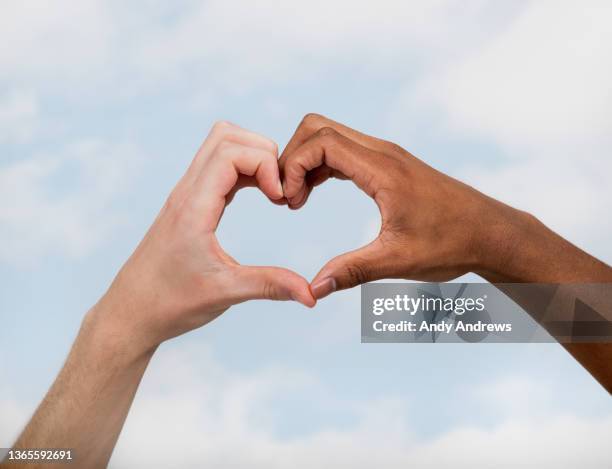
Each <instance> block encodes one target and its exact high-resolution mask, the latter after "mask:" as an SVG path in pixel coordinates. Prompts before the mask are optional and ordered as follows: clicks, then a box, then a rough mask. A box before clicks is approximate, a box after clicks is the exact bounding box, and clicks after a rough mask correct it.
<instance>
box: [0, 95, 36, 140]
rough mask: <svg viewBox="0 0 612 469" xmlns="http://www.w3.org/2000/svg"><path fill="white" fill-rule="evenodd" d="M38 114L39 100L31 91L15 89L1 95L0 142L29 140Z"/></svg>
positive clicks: (34, 128)
mask: <svg viewBox="0 0 612 469" xmlns="http://www.w3.org/2000/svg"><path fill="white" fill-rule="evenodd" d="M38 116H39V106H38V100H37V98H36V96H35V95H34V93H32V92H31V91H25V90H19V89H14V90H12V91H10V92H8V93H6V94H4V95H0V144H2V143H6V142H16V143H22V142H25V141H28V140H29V139H30V138H31V137H32V135H33V134H34V131H35V130H36V125H37V119H38Z"/></svg>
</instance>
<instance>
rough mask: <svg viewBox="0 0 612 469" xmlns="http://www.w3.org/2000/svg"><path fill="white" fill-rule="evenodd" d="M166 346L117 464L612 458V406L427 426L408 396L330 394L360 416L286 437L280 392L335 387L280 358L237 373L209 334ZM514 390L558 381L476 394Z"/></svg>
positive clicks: (539, 390)
mask: <svg viewBox="0 0 612 469" xmlns="http://www.w3.org/2000/svg"><path fill="white" fill-rule="evenodd" d="M160 352H161V353H160V356H157V357H156V358H155V359H154V361H153V363H152V365H151V368H150V369H149V370H148V375H147V376H146V377H145V380H144V381H143V385H142V389H141V390H140V391H139V394H138V396H137V398H136V402H135V404H134V408H133V409H132V411H131V413H130V417H129V420H128V423H127V425H126V427H125V429H124V431H123V433H122V436H121V438H120V441H119V444H118V447H117V450H116V452H115V455H114V457H113V462H112V466H113V467H117V468H123V467H130V468H137V467H150V468H156V467H160V468H161V467H171V466H173V465H176V464H180V466H181V467H184V468H191V467H193V468H195V467H201V466H202V465H207V466H210V467H216V468H224V467H252V468H259V467H261V468H264V467H265V468H284V467H295V468H298V469H299V468H311V467H351V468H357V469H359V468H370V467H387V468H395V467H397V468H400V467H402V468H403V467H406V466H407V465H408V466H413V467H446V466H449V467H450V466H452V467H457V468H463V467H465V468H472V467H500V468H506V467H507V468H511V467H512V468H513V467H519V466H520V467H534V468H536V467H537V468H539V469H546V468H574V467H578V466H580V467H588V468H604V467H608V466H609V465H610V463H612V455H611V454H609V451H607V447H608V435H610V432H611V431H612V416H605V415H602V416H600V417H597V418H591V419H589V418H577V417H574V416H571V415H567V414H565V415H564V414H563V413H562V414H554V413H550V412H546V413H536V414H535V415H530V414H529V413H527V412H517V413H514V412H508V413H505V414H504V417H505V418H504V419H502V421H501V422H500V423H497V424H496V425H494V426H492V427H489V428H488V427H477V426H462V427H458V428H450V429H448V430H447V431H445V432H444V433H442V434H440V435H438V436H434V437H431V438H423V437H421V436H420V435H419V431H418V428H416V427H412V426H411V425H410V423H409V422H410V419H409V417H408V418H407V417H406V412H405V409H406V408H408V402H409V399H410V396H405V398H402V399H397V398H385V399H381V400H378V401H375V402H360V403H359V405H358V406H356V405H355V406H353V407H352V408H351V407H350V406H351V404H350V403H349V402H347V400H346V399H343V398H342V397H341V396H331V399H332V405H345V406H347V408H351V409H352V411H353V412H354V414H355V416H356V422H357V423H356V424H355V425H353V426H351V427H349V428H334V427H333V426H332V427H328V428H326V427H325V424H324V423H323V424H322V425H321V426H320V427H319V428H318V429H317V430H316V431H314V432H311V433H308V434H305V435H300V436H296V437H294V438H282V437H279V436H278V435H276V433H275V432H274V421H273V420H269V416H270V415H273V409H274V406H275V402H276V397H280V396H282V395H283V394H286V393H291V392H300V390H301V391H304V389H306V392H307V394H308V395H310V396H312V399H313V402H316V403H317V405H321V400H322V399H323V400H324V399H326V398H327V399H329V398H330V396H329V393H327V392H326V391H325V390H324V385H323V384H322V383H321V382H319V381H317V380H316V378H315V377H313V376H309V375H307V374H304V373H301V372H296V371H294V370H293V371H288V370H282V369H268V370H264V371H258V372H254V373H249V374H235V373H231V372H229V371H228V370H225V369H223V368H221V367H219V365H217V364H215V363H214V361H213V357H212V355H211V354H210V353H209V352H208V350H207V348H205V347H201V346H200V347H196V346H189V347H173V349H172V350H163V351H160ZM196 357H197V358H196ZM515 392H518V393H519V394H520V393H528V394H527V395H523V396H519V401H518V402H517V406H521V405H522V404H525V403H529V402H530V399H529V397H528V396H532V395H535V396H538V395H539V396H546V395H548V393H549V392H550V389H545V388H543V387H542V385H541V383H533V382H532V381H530V380H528V379H524V378H521V377H511V378H508V379H504V380H502V381H500V382H499V383H491V384H490V385H489V386H485V387H484V388H483V391H482V392H481V393H480V394H478V393H477V394H475V396H476V397H475V399H478V400H479V402H480V403H481V405H483V406H497V407H500V408H505V407H507V406H508V405H509V404H510V406H509V409H514V408H515V406H513V405H512V403H508V402H507V399H517V396H516V395H515V394H514V393H515ZM322 396H327V397H322ZM458 405H459V403H458ZM526 409H528V407H526ZM266 415H267V416H268V418H266V417H265V416H266ZM536 415H537V416H536ZM261 416H264V417H263V418H261Z"/></svg>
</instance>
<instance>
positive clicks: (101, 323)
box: [7, 305, 155, 468]
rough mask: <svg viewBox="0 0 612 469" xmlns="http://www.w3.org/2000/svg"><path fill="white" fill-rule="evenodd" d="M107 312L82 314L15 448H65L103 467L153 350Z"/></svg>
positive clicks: (98, 310)
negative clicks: (64, 356)
mask: <svg viewBox="0 0 612 469" xmlns="http://www.w3.org/2000/svg"><path fill="white" fill-rule="evenodd" d="M109 313H110V312H109V311H105V310H104V309H103V306H101V305H97V306H96V307H94V308H93V309H92V310H91V311H89V312H88V313H87V315H86V316H85V319H84V320H83V323H82V326H81V329H80V331H79V333H78V336H77V338H76V340H75V342H74V344H73V346H72V349H71V351H70V353H69V355H68V358H67V360H66V363H65V364H64V366H63V368H62V370H61V371H60V373H59V375H58V377H57V379H56V381H55V383H54V384H53V386H52V387H51V388H50V390H49V392H48V393H47V395H46V396H45V398H44V399H43V401H42V403H41V404H40V406H39V407H38V409H37V410H36V412H35V414H34V416H33V417H32V419H31V421H30V423H29V424H28V425H27V427H26V428H25V430H24V431H23V433H22V434H21V436H20V437H19V439H18V440H17V442H16V443H15V445H14V448H16V449H17V448H23V449H27V448H69V449H72V450H73V451H74V453H73V455H72V457H73V460H74V463H76V464H78V466H79V467H91V468H103V467H106V465H107V464H108V460H109V459H110V456H111V454H112V451H113V448H114V446H115V443H116V441H117V438H118V437H119V433H120V432H121V428H122V427H123V424H124V422H125V419H126V417H127V414H128V411H129V409H130V406H131V404H132V401H133V399H134V395H135V394H136V390H137V388H138V385H139V383H140V380H141V378H142V376H143V374H144V372H145V369H146V368H147V365H148V363H149V361H150V359H151V357H152V356H153V353H154V351H155V348H149V349H141V348H139V344H134V343H132V342H131V341H130V340H129V337H126V336H125V335H124V334H125V332H124V331H121V330H119V329H118V328H115V327H113V324H112V323H110V322H109V321H107V317H109V316H110V314H109ZM94 429H95V430H94ZM92 430H93V431H92ZM64 465H65V464H62V463H60V464H58V465H49V464H45V467H64ZM7 467H10V466H9V465H7ZM19 467H36V465H35V464H33V465H25V466H24V465H23V464H20V465H19Z"/></svg>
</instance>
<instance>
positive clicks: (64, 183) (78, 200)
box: [0, 140, 142, 266]
mask: <svg viewBox="0 0 612 469" xmlns="http://www.w3.org/2000/svg"><path fill="white" fill-rule="evenodd" d="M141 158H142V155H141V153H140V151H139V150H138V149H137V148H136V147H135V145H133V144H130V143H113V144H107V143H104V142H101V141H97V140H82V141H78V142H76V143H73V144H68V145H66V146H65V147H64V148H62V149H61V151H59V152H58V153H57V154H38V155H35V156H30V157H27V158H23V159H19V160H17V161H14V162H10V163H8V164H5V165H2V166H0V226H1V227H2V230H0V260H2V261H6V262H11V263H14V264H16V265H22V266H24V265H28V264H30V263H32V262H34V261H35V260H36V259H38V258H39V257H40V256H44V255H46V254H49V253H59V254H64V255H68V256H70V257H81V256H84V255H87V254H88V253H90V252H91V250H92V249H93V248H94V247H96V246H97V245H98V244H99V243H101V242H102V241H103V240H104V238H105V236H107V235H108V234H109V232H110V230H111V229H112V228H113V227H114V226H116V225H117V224H118V223H119V222H120V221H121V215H120V210H118V211H117V210H115V209H116V207H115V206H114V203H115V202H116V201H117V199H118V197H119V196H121V194H122V193H124V192H125V191H126V190H127V188H128V183H129V182H130V181H131V180H132V179H133V178H134V177H135V170H136V168H137V166H138V162H139V161H140V159H141Z"/></svg>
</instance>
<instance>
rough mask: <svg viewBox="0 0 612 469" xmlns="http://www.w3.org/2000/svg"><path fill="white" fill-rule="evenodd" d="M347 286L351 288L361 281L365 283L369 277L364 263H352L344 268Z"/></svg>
mask: <svg viewBox="0 0 612 469" xmlns="http://www.w3.org/2000/svg"><path fill="white" fill-rule="evenodd" d="M346 274H347V281H348V284H349V285H348V287H349V288H352V287H355V286H357V285H361V284H362V283H366V282H367V281H368V279H369V269H368V268H367V267H365V265H364V264H353V265H351V266H348V267H347V268H346Z"/></svg>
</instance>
